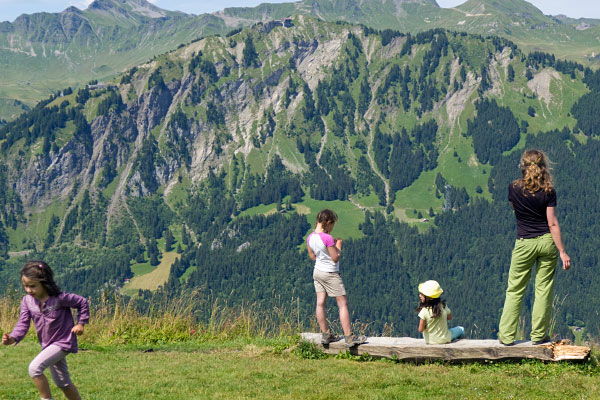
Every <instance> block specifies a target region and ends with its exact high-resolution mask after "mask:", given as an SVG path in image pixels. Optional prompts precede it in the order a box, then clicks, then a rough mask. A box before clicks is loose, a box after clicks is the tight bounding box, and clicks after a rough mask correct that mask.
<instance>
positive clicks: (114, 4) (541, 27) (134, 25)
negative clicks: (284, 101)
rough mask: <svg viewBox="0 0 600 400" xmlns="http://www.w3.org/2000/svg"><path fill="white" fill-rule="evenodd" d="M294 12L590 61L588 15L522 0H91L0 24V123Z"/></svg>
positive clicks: (593, 24)
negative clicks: (229, 2)
mask: <svg viewBox="0 0 600 400" xmlns="http://www.w3.org/2000/svg"><path fill="white" fill-rule="evenodd" d="M295 14H307V15H313V16H315V17H318V18H321V19H324V20H328V21H338V20H343V21H347V22H351V23H361V24H364V25H367V26H369V27H371V28H374V29H378V30H381V29H393V30H400V31H403V32H413V33H415V32H421V31H424V30H428V29H432V28H444V29H449V30H459V31H466V32H469V33H477V34H481V35H499V36H504V37H507V38H509V39H510V40H511V41H514V42H515V43H517V44H518V45H519V46H520V47H521V48H522V49H523V50H525V51H545V52H552V53H555V54H556V55H557V57H559V58H568V59H571V60H575V61H577V62H580V63H583V64H584V65H596V64H597V58H596V57H595V56H596V53H597V37H598V35H599V33H600V32H599V30H600V25H599V24H598V23H597V22H598V21H596V20H574V19H569V18H562V17H549V16H544V15H543V14H542V13H541V12H540V11H539V10H538V9H536V8H535V7H533V6H532V5H531V4H529V3H527V2H526V1H524V0H511V1H509V2H504V1H503V2H499V1H491V0H470V1H468V2H466V3H465V4H463V5H461V6H460V7H456V8H452V9H443V8H440V7H439V6H438V5H437V3H436V2H435V1H429V0H427V1H426V0H420V1H401V0H395V1H392V0H363V1H357V0H343V1H342V0H336V1H333V0H311V1H308V0H305V1H300V2H296V3H282V4H268V3H265V4H261V5H259V6H257V7H254V8H226V9H225V10H223V11H221V12H218V13H214V14H204V15H200V16H192V15H187V14H183V13H179V12H171V11H166V10H162V9H160V8H158V7H156V6H154V5H152V4H151V3H149V2H147V1H145V0H118V1H117V0H96V1H94V2H93V3H91V5H90V6H89V7H88V9H86V10H84V11H80V10H78V9H77V8H75V7H70V8H68V9H66V10H65V11H63V12H62V13H57V14H48V13H39V14H33V15H22V16H20V17H19V18H17V19H16V20H15V21H14V22H13V23H9V22H2V23H0V68H2V70H3V76H2V79H1V80H0V99H3V101H1V102H0V119H5V120H12V119H14V118H15V117H16V116H17V115H18V113H19V109H15V108H14V107H10V106H8V105H6V106H4V104H12V103H14V101H15V100H16V101H20V102H22V103H24V104H26V105H27V106H30V107H31V106H33V105H34V104H35V102H37V101H38V100H40V99H42V98H44V97H47V96H48V95H49V94H51V93H54V92H56V90H59V89H61V88H65V87H67V86H73V87H81V85H83V84H84V83H86V82H88V81H90V80H98V79H99V80H105V79H108V78H109V77H111V76H114V75H115V74H118V73H120V72H122V71H124V70H126V69H128V68H130V67H132V66H134V65H137V64H139V63H141V62H144V61H146V60H148V59H150V58H152V57H153V56H155V55H157V54H161V53H163V52H166V51H170V50H172V49H175V48H177V47H178V46H179V45H180V44H182V43H189V42H190V41H192V40H195V39H197V38H199V37H202V36H206V35H210V34H213V33H218V34H225V33H226V32H228V31H230V30H231V29H234V28H238V27H243V26H251V25H252V24H254V23H256V22H264V23H266V22H268V21H270V20H273V19H282V18H285V17H288V16H291V15H295Z"/></svg>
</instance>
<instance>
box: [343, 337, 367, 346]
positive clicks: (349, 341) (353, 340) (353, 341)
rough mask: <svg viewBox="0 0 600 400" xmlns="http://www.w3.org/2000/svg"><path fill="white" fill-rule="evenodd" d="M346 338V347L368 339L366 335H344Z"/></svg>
mask: <svg viewBox="0 0 600 400" xmlns="http://www.w3.org/2000/svg"><path fill="white" fill-rule="evenodd" d="M344 338H345V339H346V347H352V346H356V345H359V344H363V343H364V342H366V341H367V337H366V336H365V335H348V336H344Z"/></svg>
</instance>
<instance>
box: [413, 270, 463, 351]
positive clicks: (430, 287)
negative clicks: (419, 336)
mask: <svg viewBox="0 0 600 400" xmlns="http://www.w3.org/2000/svg"><path fill="white" fill-rule="evenodd" d="M443 292H444V291H443V290H442V288H441V287H440V284H439V283H437V282H436V281H426V282H423V283H421V284H419V299H420V303H419V307H417V312H418V313H419V318H420V319H419V332H422V333H423V337H424V338H425V343H426V344H444V343H450V342H451V341H453V340H454V339H458V338H461V337H462V336H463V335H464V334H465V330H464V328H463V327H462V326H456V327H454V328H450V329H448V321H449V320H451V319H452V311H450V309H449V308H448V307H446V302H445V301H444V300H441V299H440V296H441V295H442V293H443Z"/></svg>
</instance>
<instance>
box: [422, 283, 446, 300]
mask: <svg viewBox="0 0 600 400" xmlns="http://www.w3.org/2000/svg"><path fill="white" fill-rule="evenodd" d="M419 293H421V294H422V295H424V296H427V297H430V298H432V299H437V298H438V297H440V296H441V295H442V293H444V290H443V289H442V288H441V287H440V284H439V283H437V281H425V282H423V283H419Z"/></svg>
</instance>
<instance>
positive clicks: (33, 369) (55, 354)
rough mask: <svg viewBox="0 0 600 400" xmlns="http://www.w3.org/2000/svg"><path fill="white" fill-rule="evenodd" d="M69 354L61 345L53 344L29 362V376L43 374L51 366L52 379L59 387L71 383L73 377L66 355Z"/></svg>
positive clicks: (64, 386)
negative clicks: (70, 373) (70, 374)
mask: <svg viewBox="0 0 600 400" xmlns="http://www.w3.org/2000/svg"><path fill="white" fill-rule="evenodd" d="M67 354H69V353H68V352H66V351H64V350H63V349H61V348H60V347H58V346H56V345H54V344H51V345H50V346H48V347H46V348H45V349H44V350H42V351H41V352H40V354H38V355H37V356H36V357H35V358H34V359H33V361H32V362H31V364H29V376H31V377H32V378H35V377H37V376H40V375H43V374H44V370H45V369H46V368H50V372H51V373H52V379H54V383H56V386H58V387H59V388H66V387H67V386H70V385H71V377H70V376H69V369H68V368H67V360H66V359H65V357H66V356H67Z"/></svg>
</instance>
